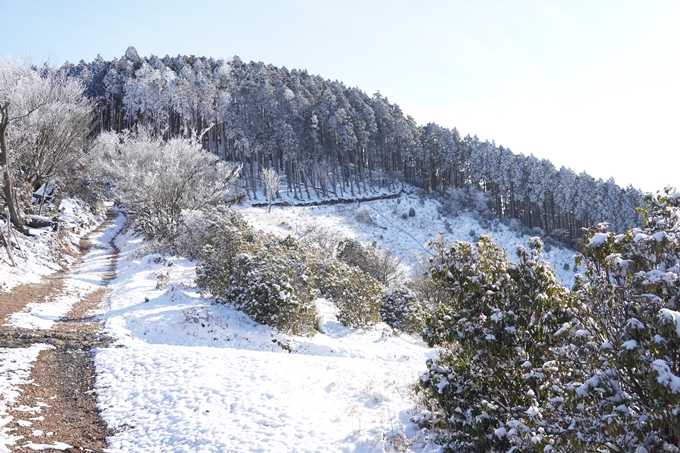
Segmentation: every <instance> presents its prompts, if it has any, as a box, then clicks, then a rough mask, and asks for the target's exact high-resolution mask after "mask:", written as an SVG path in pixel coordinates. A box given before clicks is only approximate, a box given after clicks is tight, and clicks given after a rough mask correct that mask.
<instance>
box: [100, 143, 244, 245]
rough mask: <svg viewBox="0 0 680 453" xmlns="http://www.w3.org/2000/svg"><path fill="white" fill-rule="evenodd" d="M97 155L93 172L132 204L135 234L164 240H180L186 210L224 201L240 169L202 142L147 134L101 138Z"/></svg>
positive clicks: (131, 216) (206, 206)
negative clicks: (109, 183)
mask: <svg viewBox="0 0 680 453" xmlns="http://www.w3.org/2000/svg"><path fill="white" fill-rule="evenodd" d="M91 157H92V171H93V173H95V174H97V175H98V176H100V177H101V178H103V179H105V180H108V181H110V182H111V183H113V185H114V186H115V189H116V190H117V191H118V193H119V194H120V196H121V198H122V199H123V200H124V201H125V202H126V203H129V204H130V206H131V213H130V219H131V220H132V221H133V222H134V228H135V230H136V231H138V232H139V233H141V234H143V235H144V236H145V237H147V238H149V239H160V240H166V239H173V238H175V237H176V235H177V228H178V225H179V221H180V216H181V213H182V211H183V210H198V209H204V208H208V207H211V206H216V205H218V204H220V203H224V202H225V199H226V196H227V193H228V191H229V186H230V184H231V183H232V182H233V181H234V179H235V178H236V176H237V175H238V172H239V168H240V167H237V166H236V165H234V164H230V163H225V162H217V157H216V156H214V155H212V154H210V153H208V152H206V151H204V150H203V149H202V147H201V144H200V143H199V142H197V141H194V140H190V139H184V138H173V139H170V140H168V141H162V140H160V139H156V138H153V137H151V135H150V134H149V133H148V132H147V131H145V130H141V131H139V132H137V133H126V134H115V133H103V134H101V135H100V136H99V137H98V138H97V141H96V143H95V146H94V149H93V152H92V156H91Z"/></svg>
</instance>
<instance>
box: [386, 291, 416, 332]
mask: <svg viewBox="0 0 680 453" xmlns="http://www.w3.org/2000/svg"><path fill="white" fill-rule="evenodd" d="M378 312H379V313H380V318H381V319H382V320H383V322H384V323H386V324H388V325H389V326H390V327H392V328H393V329H396V330H397V331H401V332H407V333H420V332H421V331H422V329H423V308H422V306H421V304H420V302H419V301H418V297H417V296H416V294H415V293H414V292H413V291H411V290H409V289H407V288H405V287H403V286H402V287H397V288H394V289H391V290H389V291H388V292H387V293H385V294H384V295H383V297H382V305H381V306H380V307H378Z"/></svg>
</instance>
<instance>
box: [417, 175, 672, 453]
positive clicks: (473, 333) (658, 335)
mask: <svg viewBox="0 0 680 453" xmlns="http://www.w3.org/2000/svg"><path fill="white" fill-rule="evenodd" d="M647 202H648V206H647V207H646V208H644V209H641V210H640V211H641V214H642V215H643V216H644V218H645V223H644V227H643V228H634V229H631V230H629V231H627V232H625V233H621V234H616V233H612V232H609V231H607V225H604V224H601V225H598V226H596V227H593V228H590V229H588V230H587V231H586V233H585V235H584V241H583V251H582V255H581V256H580V257H579V258H578V260H577V264H578V265H579V266H583V267H584V268H585V273H584V275H582V276H580V278H579V279H577V283H576V285H575V286H574V288H573V289H572V292H571V293H567V292H566V291H565V290H564V289H563V288H561V287H560V286H559V285H557V284H556V283H555V281H554V277H553V274H552V271H551V270H550V269H549V268H548V267H547V265H545V264H544V263H541V262H539V261H537V259H536V253H537V251H538V248H539V245H540V241H539V240H537V239H535V240H533V241H532V243H531V244H530V245H531V248H532V250H529V251H527V250H519V254H518V257H519V263H517V264H512V263H509V262H507V261H506V260H505V259H504V257H503V256H502V254H501V253H500V250H499V249H498V248H497V247H495V246H494V245H493V244H491V243H490V241H488V240H487V239H485V238H484V237H481V238H480V241H479V243H477V244H476V245H473V244H466V243H456V244H454V245H453V246H451V247H448V248H447V247H444V246H443V245H441V244H439V243H437V244H435V248H436V250H437V252H438V253H437V255H436V256H435V258H433V260H432V263H431V267H430V271H429V275H430V277H431V278H432V280H433V282H434V283H435V284H436V285H439V286H440V287H442V288H443V289H445V290H446V292H447V293H448V295H449V298H447V299H442V298H440V299H439V302H438V303H435V304H431V307H432V311H431V317H430V318H428V319H427V327H426V329H425V338H426V339H427V340H428V341H429V342H430V343H431V344H436V345H440V346H441V347H442V349H441V350H440V352H439V354H438V356H437V358H435V359H434V360H430V361H428V372H427V373H426V374H424V375H423V376H422V377H421V381H420V382H419V383H418V389H419V391H420V392H421V394H422V395H423V398H424V402H425V404H426V408H427V410H426V411H423V412H422V413H421V414H420V415H419V416H417V417H416V420H417V421H418V422H419V423H420V424H421V426H423V427H427V428H429V429H432V428H434V429H435V432H436V433H437V436H438V439H439V441H440V442H441V443H442V444H443V445H445V449H446V450H447V451H499V452H500V451H510V449H513V451H525V452H534V451H539V452H540V451H563V452H571V451H613V452H624V451H625V452H629V451H630V452H638V453H639V452H652V451H668V452H677V451H680V429H679V428H678V427H680V311H679V310H678V308H679V307H678V305H679V304H680V301H679V296H680V278H679V274H680V209H679V204H680V193H679V192H676V191H675V189H672V188H667V189H666V190H665V191H664V193H662V194H658V195H655V196H652V195H650V196H648V197H647Z"/></svg>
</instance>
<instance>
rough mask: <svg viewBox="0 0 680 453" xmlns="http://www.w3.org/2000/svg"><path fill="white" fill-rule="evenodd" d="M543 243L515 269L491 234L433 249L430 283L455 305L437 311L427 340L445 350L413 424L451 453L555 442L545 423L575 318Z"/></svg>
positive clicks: (431, 370) (424, 385)
mask: <svg viewBox="0 0 680 453" xmlns="http://www.w3.org/2000/svg"><path fill="white" fill-rule="evenodd" d="M541 245H542V242H541V241H540V239H534V240H532V241H531V242H530V247H531V248H530V249H529V250H526V249H524V248H521V247H520V248H519V249H518V258H519V262H518V263H516V264H514V263H511V262H509V261H508V260H507V258H506V256H505V252H504V251H503V250H502V249H500V248H499V247H498V246H496V245H495V244H494V243H492V242H491V240H490V238H489V237H488V236H486V235H482V236H480V238H479V241H478V242H477V243H476V244H471V243H467V242H455V243H454V244H453V245H451V246H450V247H447V246H445V245H444V244H443V243H442V242H439V241H438V242H435V243H434V244H433V246H434V249H435V251H436V255H435V257H434V258H432V259H431V264H430V269H429V276H430V278H431V279H432V281H433V282H434V283H435V284H436V285H437V286H439V288H440V290H441V291H443V292H445V293H446V294H447V296H448V297H447V298H441V299H440V300H439V301H436V302H435V303H431V304H430V312H429V313H428V318H427V320H426V328H425V330H424V338H425V339H426V340H427V341H428V343H429V344H430V345H439V346H441V347H442V349H440V351H439V353H438V355H437V357H436V358H434V359H429V360H428V362H427V368H428V370H427V372H426V373H425V374H423V375H422V376H421V378H420V381H419V382H418V385H417V390H418V392H419V393H420V394H421V395H422V397H423V403H424V405H425V408H426V410H424V411H423V412H422V413H421V414H419V415H417V416H416V417H414V421H416V422H418V423H419V424H420V425H421V426H422V427H427V428H432V427H434V428H435V430H436V433H437V438H438V441H439V442H440V443H442V444H443V445H444V446H445V449H446V451H456V452H473V451H503V452H505V451H509V450H510V449H511V448H512V447H516V448H517V449H518V450H517V451H544V450H543V449H544V448H545V447H547V445H549V443H550V442H552V441H553V439H552V438H551V437H550V436H548V435H546V433H544V432H543V429H542V428H541V425H540V418H541V416H542V413H543V412H544V411H547V410H548V405H549V404H551V403H550V402H551V401H556V400H555V398H559V394H558V392H557V390H556V389H554V388H553V387H552V386H551V385H550V383H551V380H552V378H553V376H552V375H553V374H554V370H553V368H552V367H551V365H550V357H551V356H550V347H551V346H552V345H553V343H555V342H556V341H557V340H558V339H555V338H554V336H553V333H554V332H555V331H557V330H558V329H559V327H560V326H561V325H562V324H563V323H564V322H566V321H568V320H569V319H570V318H571V316H570V314H569V312H568V310H565V307H564V301H563V298H564V297H565V295H566V289H565V288H563V287H562V286H561V285H560V284H559V283H557V281H556V280H555V276H554V273H553V272H552V270H551V269H550V268H549V266H548V265H547V264H546V263H544V262H540V261H538V260H537V257H538V253H539V251H540V248H541ZM551 409H552V408H551ZM546 451H547V450H546Z"/></svg>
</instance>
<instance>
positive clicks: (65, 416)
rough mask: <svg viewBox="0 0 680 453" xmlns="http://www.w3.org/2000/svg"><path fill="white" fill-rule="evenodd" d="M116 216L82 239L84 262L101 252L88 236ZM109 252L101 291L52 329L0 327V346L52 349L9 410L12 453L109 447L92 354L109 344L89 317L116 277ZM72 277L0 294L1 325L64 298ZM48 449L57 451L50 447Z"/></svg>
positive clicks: (62, 275) (114, 254) (114, 255)
mask: <svg viewBox="0 0 680 453" xmlns="http://www.w3.org/2000/svg"><path fill="white" fill-rule="evenodd" d="M117 215H118V214H117V213H116V212H114V211H109V213H108V214H107V219H106V221H105V222H103V223H102V225H100V226H99V228H97V229H96V230H94V231H93V232H92V233H90V234H88V235H87V236H85V237H84V238H83V239H81V241H80V244H79V246H80V254H81V259H87V256H86V255H87V252H88V251H90V250H91V249H92V248H93V247H95V246H98V247H102V246H101V245H97V244H95V243H94V242H93V241H92V240H91V239H90V237H91V236H92V235H93V234H95V233H101V232H102V231H104V230H106V229H107V228H111V227H112V226H113V222H114V220H115V218H116V216H117ZM114 238H115V236H114ZM102 248H103V247H102ZM106 249H107V250H106V258H107V259H108V271H106V272H104V273H103V274H102V279H101V282H100V283H99V287H98V288H97V289H95V290H94V291H92V292H90V293H88V294H86V295H85V296H83V297H81V298H80V299H79V300H78V301H77V302H76V303H75V304H74V305H73V306H72V307H71V309H70V310H69V311H68V313H66V315H65V316H63V317H62V318H60V319H59V320H58V321H57V322H55V323H54V325H53V327H52V328H51V329H49V330H44V329H22V328H16V327H11V326H6V325H3V326H0V347H10V348H17V347H29V346H30V345H32V344H36V343H42V344H48V345H50V346H52V348H50V349H46V350H43V351H41V352H40V353H39V355H38V359H37V361H36V362H35V363H34V364H33V368H32V371H31V376H30V381H29V383H28V384H25V385H22V386H21V387H20V389H21V395H20V396H19V398H18V399H17V400H16V402H15V404H13V405H12V408H11V410H10V415H12V416H13V420H12V421H11V422H10V423H9V424H8V425H6V426H5V428H9V429H11V430H12V431H11V434H12V435H13V436H22V438H21V439H20V440H18V441H17V442H16V445H14V446H12V451H17V452H21V451H32V450H31V449H29V448H27V447H25V445H27V444H29V443H33V444H40V445H42V446H43V447H41V448H40V450H42V451H48V452H53V451H67V452H69V451H70V452H76V451H78V452H80V451H86V452H101V451H103V450H104V449H106V447H107V444H106V437H108V436H111V435H112V434H113V433H112V432H110V431H109V430H107V428H106V425H105V423H104V422H103V421H102V420H101V418H100V417H99V413H98V411H97V406H96V395H95V393H94V391H93V386H94V381H95V370H94V362H93V354H92V352H91V350H92V349H93V348H98V347H107V346H108V345H109V343H110V339H109V338H107V337H106V336H104V335H103V334H102V333H101V329H102V326H101V324H100V323H99V322H97V320H96V319H95V318H94V317H93V316H91V314H90V313H91V312H92V311H93V310H96V309H101V308H104V307H105V304H106V299H107V296H108V293H109V289H108V288H107V285H108V283H109V282H110V281H111V280H112V279H113V278H115V275H116V265H117V259H118V252H119V251H118V249H117V248H116V247H115V245H114V244H113V239H112V240H111V242H110V243H109V244H108V246H107V247H106ZM74 272H75V271H67V272H58V273H56V274H54V275H53V276H50V277H48V278H46V279H45V281H44V282H42V283H39V284H34V285H22V286H20V287H17V288H15V289H14V290H13V291H12V292H10V293H9V294H3V295H1V296H0V324H4V323H5V322H7V320H8V319H9V317H10V316H11V315H12V314H13V313H16V312H19V311H21V310H24V308H25V307H26V306H27V305H28V304H29V303H45V302H49V301H50V300H54V299H55V298H57V297H58V296H60V295H62V294H63V293H64V291H65V282H66V281H67V280H68V279H69V277H71V276H72V275H75V274H74ZM64 444H68V445H70V446H72V447H70V448H66V447H65V445H64ZM47 445H52V446H55V447H59V448H46V446H47ZM64 449H65V450H64Z"/></svg>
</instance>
